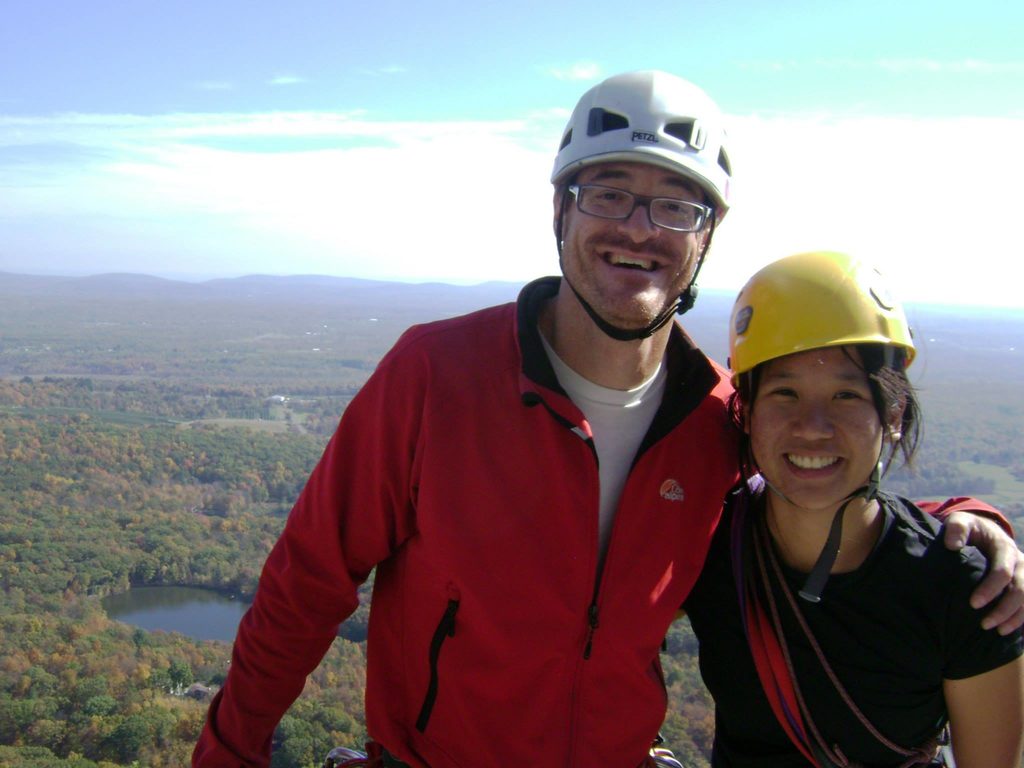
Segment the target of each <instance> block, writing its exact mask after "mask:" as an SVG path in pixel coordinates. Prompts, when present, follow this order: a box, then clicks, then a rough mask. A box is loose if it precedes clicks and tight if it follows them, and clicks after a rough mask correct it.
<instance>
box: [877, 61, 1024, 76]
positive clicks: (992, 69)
mask: <svg viewBox="0 0 1024 768" xmlns="http://www.w3.org/2000/svg"><path fill="white" fill-rule="evenodd" d="M875 64H876V65H877V66H878V67H879V68H880V69H883V70H885V71H887V72H893V73H901V74H902V73H905V72H927V73H930V74H976V75H1014V74H1024V61H984V60H982V59H959V60H955V61H940V60H936V59H900V58H892V59H879V60H878V61H877V62H875Z"/></svg>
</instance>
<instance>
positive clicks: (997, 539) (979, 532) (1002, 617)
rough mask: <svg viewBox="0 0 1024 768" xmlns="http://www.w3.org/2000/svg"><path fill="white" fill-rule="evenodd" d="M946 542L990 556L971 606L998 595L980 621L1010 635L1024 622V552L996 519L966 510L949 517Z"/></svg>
mask: <svg viewBox="0 0 1024 768" xmlns="http://www.w3.org/2000/svg"><path fill="white" fill-rule="evenodd" d="M945 524H946V528H945V534H944V541H945V544H946V546H947V547H949V548H950V549H960V548H961V547H963V546H964V545H966V544H970V545H971V546H974V547H977V548H978V549H979V550H981V552H982V553H983V554H984V555H985V557H986V558H987V559H988V572H987V574H986V575H985V578H984V579H983V580H982V581H981V583H980V584H979V585H978V586H977V588H976V589H975V590H974V592H973V593H972V594H971V606H972V607H974V608H982V607H984V606H986V605H991V604H992V602H993V601H994V600H996V599H997V598H998V602H996V603H995V605H994V607H993V608H992V610H990V611H989V612H988V613H987V614H986V615H985V617H984V618H983V619H982V621H981V626H982V627H984V628H985V629H995V630H996V631H997V632H999V634H1001V635H1008V634H1009V633H1010V632H1013V631H1014V630H1015V629H1018V628H1019V627H1020V626H1022V625H1024V552H1021V551H1020V550H1019V549H1018V548H1017V544H1016V542H1014V540H1013V539H1012V538H1010V536H1009V535H1008V534H1007V533H1006V531H1005V530H1003V528H1002V527H1001V526H1000V525H999V524H998V523H996V522H994V521H993V520H990V519H989V518H986V517H982V516H981V515H976V514H972V513H970V512H966V511H956V512H950V513H949V515H948V517H946V521H945Z"/></svg>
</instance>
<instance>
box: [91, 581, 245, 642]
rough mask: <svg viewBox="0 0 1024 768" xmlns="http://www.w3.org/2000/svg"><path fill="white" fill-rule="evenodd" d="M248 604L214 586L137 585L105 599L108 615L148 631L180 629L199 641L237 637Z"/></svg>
mask: <svg viewBox="0 0 1024 768" xmlns="http://www.w3.org/2000/svg"><path fill="white" fill-rule="evenodd" d="M248 607H249V603H247V602H245V601H244V600H241V599H239V598H236V597H234V596H232V595H227V594H225V593H223V592H216V591H214V590H211V589H198V588H196V587H134V588H132V589H130V590H128V591H127V592H125V593H123V594H120V595H111V596H110V597H105V598H103V609H104V610H105V611H106V612H107V615H108V616H109V617H110V618H112V619H114V620H116V621H120V622H123V623H125V624H131V625H132V626H135V627H141V628H142V629H145V630H147V631H150V632H152V631H154V630H164V631H165V632H180V633H181V634H183V635H188V636H189V637H192V638H195V639H197V640H224V641H227V642H231V641H232V640H234V639H235V631H236V630H237V629H238V622H239V620H240V619H241V618H242V614H243V613H245V611H246V609H248Z"/></svg>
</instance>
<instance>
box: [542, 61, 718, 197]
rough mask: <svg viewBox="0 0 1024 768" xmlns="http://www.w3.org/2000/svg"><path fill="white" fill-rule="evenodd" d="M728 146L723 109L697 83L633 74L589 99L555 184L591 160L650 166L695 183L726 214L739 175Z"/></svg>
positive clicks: (558, 164)
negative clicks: (735, 174) (732, 183)
mask: <svg viewBox="0 0 1024 768" xmlns="http://www.w3.org/2000/svg"><path fill="white" fill-rule="evenodd" d="M724 144H725V130H724V128H723V127H722V115H721V112H720V111H719V109H718V106H717V105H716V104H715V103H714V102H713V101H712V100H711V98H710V97H709V96H708V95H707V94H706V93H704V91H702V90H701V89H700V88H698V87H697V86H696V85H694V84H693V83H691V82H689V81H687V80H683V79H682V78H680V77H676V76H675V75H670V74H668V73H667V72H656V71H650V72H627V73H626V74H622V75H615V76H614V77H610V78H608V79H607V80H605V81H604V82H603V83H600V84H598V85H596V86H594V87H593V88H591V89H590V90H589V91H587V92H586V93H585V94H583V97H582V98H581V99H580V100H579V103H578V104H577V105H576V109H574V110H573V113H572V117H570V118H569V124H568V125H567V126H566V128H565V133H564V135H563V138H562V143H561V146H560V147H559V149H558V155H557V157H556V158H555V167H554V170H553V171H552V172H551V182H552V183H553V184H558V183H560V182H562V181H565V180H566V179H567V178H568V177H569V176H571V175H572V174H575V173H576V172H577V171H579V170H580V168H583V167H584V166H587V165H590V164H592V163H606V162H614V161H631V162H640V163H651V164H652V165H658V166H661V167H663V168H667V169H668V170H670V171H675V172H676V173H680V174H682V175H683V176H686V177H687V178H689V179H692V180H693V181H695V182H696V183H697V184H698V185H700V187H701V189H703V190H704V191H705V192H706V193H707V194H708V196H709V197H710V198H711V201H712V204H713V205H714V206H715V208H716V209H717V211H718V216H719V217H721V216H722V215H723V214H724V213H725V212H726V211H727V210H728V209H729V179H730V177H731V175H732V168H731V166H730V163H729V155H728V153H727V152H726V150H725V146H724Z"/></svg>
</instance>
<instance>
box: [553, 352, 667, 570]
mask: <svg viewBox="0 0 1024 768" xmlns="http://www.w3.org/2000/svg"><path fill="white" fill-rule="evenodd" d="M541 341H542V342H543V343H544V349H545V351H547V353H548V359H550V360H551V367H552V368H554V370H555V376H556V377H557V378H558V383H559V384H561V385H562V389H564V390H565V391H566V393H567V394H568V395H569V397H570V399H571V400H572V401H573V402H574V403H575V404H576V407H577V408H579V409H580V410H581V411H583V415H584V416H585V417H586V419H587V423H589V424H590V431H591V433H592V434H593V435H594V447H595V448H596V449H597V458H598V468H599V480H600V483H601V507H600V511H599V522H598V542H599V545H600V550H599V552H600V559H601V560H602V561H603V560H604V555H605V552H606V551H607V549H608V540H609V538H611V533H612V523H613V522H614V520H615V510H616V509H617V508H618V506H619V497H620V496H622V488H623V486H624V485H625V484H626V477H627V476H628V475H629V468H630V466H632V464H633V459H634V457H635V456H636V451H637V448H639V447H640V442H641V441H642V440H643V439H644V435H646V434H647V430H648V428H649V427H650V426H651V422H652V421H653V420H654V414H655V413H657V411H658V407H659V406H660V405H661V399H662V396H663V395H664V393H665V379H666V377H667V373H666V369H665V361H664V360H662V362H661V364H660V365H658V370H656V371H655V372H654V375H653V376H651V378H649V379H648V380H647V381H645V382H643V383H642V384H641V385H640V386H638V387H636V388H635V389H629V390H620V389H608V388H607V387H602V386H598V385H597V384H594V383H593V382H592V381H590V380H588V379H585V378H583V377H582V376H580V375H579V374H578V373H576V371H574V370H573V369H572V368H570V367H569V366H568V365H566V364H565V363H564V362H563V361H562V359H561V358H560V357H558V355H557V354H555V351H554V349H552V348H551V345H550V344H548V342H547V339H545V338H544V336H543V334H542V335H541Z"/></svg>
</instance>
